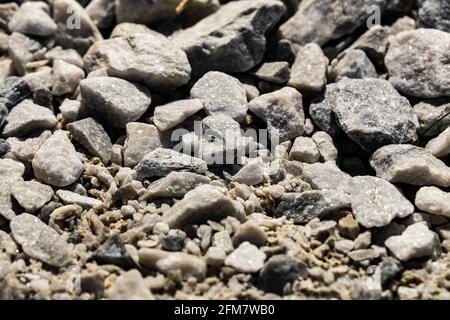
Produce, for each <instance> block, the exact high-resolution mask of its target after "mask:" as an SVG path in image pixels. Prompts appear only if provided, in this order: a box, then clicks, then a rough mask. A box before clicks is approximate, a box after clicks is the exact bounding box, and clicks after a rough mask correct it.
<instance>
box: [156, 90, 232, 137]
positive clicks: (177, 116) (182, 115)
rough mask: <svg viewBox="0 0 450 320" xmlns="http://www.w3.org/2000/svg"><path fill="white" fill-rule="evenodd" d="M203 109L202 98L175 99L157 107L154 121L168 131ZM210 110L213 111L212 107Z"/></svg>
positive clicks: (161, 128) (162, 129)
mask: <svg viewBox="0 0 450 320" xmlns="http://www.w3.org/2000/svg"><path fill="white" fill-rule="evenodd" d="M200 95H201V93H200ZM214 100H215V99H214ZM208 102H209V105H210V106H211V105H212V104H213V103H211V101H209V99H208ZM225 108H226V107H225ZM202 109H203V102H202V101H201V100H200V99H187V100H179V101H174V102H171V103H168V104H165V105H163V106H159V107H156V108H155V111H154V114H153V122H154V123H155V125H156V126H157V127H158V129H159V130H160V131H166V130H169V129H172V128H173V127H176V126H177V125H179V124H180V123H182V122H183V121H184V120H186V119H188V118H189V117H190V116H192V115H194V114H195V113H197V112H198V111H200V110H202ZM209 110H210V111H211V109H209Z"/></svg>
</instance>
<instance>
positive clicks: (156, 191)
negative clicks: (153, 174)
mask: <svg viewBox="0 0 450 320" xmlns="http://www.w3.org/2000/svg"><path fill="white" fill-rule="evenodd" d="M210 182H211V179H210V178H208V177H205V176H202V175H199V174H195V173H191V172H175V171H174V172H170V173H169V174H168V175H167V176H165V177H163V178H161V179H159V180H156V181H154V182H152V183H151V184H150V185H149V186H148V188H147V190H146V191H145V193H144V195H143V196H142V200H147V201H150V200H153V199H159V198H182V197H184V195H185V194H186V193H188V192H189V191H190V190H193V189H195V188H196V187H198V186H200V185H203V184H209V183H210Z"/></svg>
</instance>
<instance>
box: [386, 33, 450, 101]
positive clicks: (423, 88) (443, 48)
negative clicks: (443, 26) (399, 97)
mask: <svg viewBox="0 0 450 320" xmlns="http://www.w3.org/2000/svg"><path fill="white" fill-rule="evenodd" d="M449 47H450V33H448V32H443V31H440V30H434V29H418V30H414V31H405V32H402V33H400V34H398V35H396V36H395V37H393V38H392V39H391V41H390V45H389V50H388V52H387V54H386V59H385V64H386V68H387V70H388V72H389V81H390V82H391V83H392V84H393V86H394V87H395V88H396V89H397V90H399V91H400V92H402V93H403V94H406V95H409V96H413V97H421V98H435V97H440V96H450V78H449V77H448V76H447V74H449V73H450V62H449V60H448V48H449Z"/></svg>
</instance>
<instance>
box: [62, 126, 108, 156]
mask: <svg viewBox="0 0 450 320" xmlns="http://www.w3.org/2000/svg"><path fill="white" fill-rule="evenodd" d="M67 130H69V132H70V134H71V135H72V136H73V138H74V139H75V140H77V141H78V142H79V143H80V144H81V145H82V146H83V147H85V148H86V149H87V150H88V151H89V152H90V153H91V154H92V155H93V156H95V157H99V158H100V159H101V160H102V162H103V163H104V164H105V165H107V164H108V163H109V162H110V160H111V153H112V143H111V140H110V139H109V136H108V134H107V133H106V132H105V130H104V129H103V127H102V126H101V125H100V124H99V123H98V122H97V121H95V120H94V119H92V118H86V119H83V120H79V121H75V122H72V123H69V124H68V125H67Z"/></svg>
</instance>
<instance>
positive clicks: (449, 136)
mask: <svg viewBox="0 0 450 320" xmlns="http://www.w3.org/2000/svg"><path fill="white" fill-rule="evenodd" d="M425 149H427V150H429V151H430V152H431V154H432V155H433V156H435V157H438V158H441V157H445V156H447V155H448V154H449V153H450V128H447V129H445V130H444V131H443V132H442V133H441V134H440V135H439V136H438V137H436V138H434V139H432V140H430V141H429V142H428V143H427V145H426V146H425Z"/></svg>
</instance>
